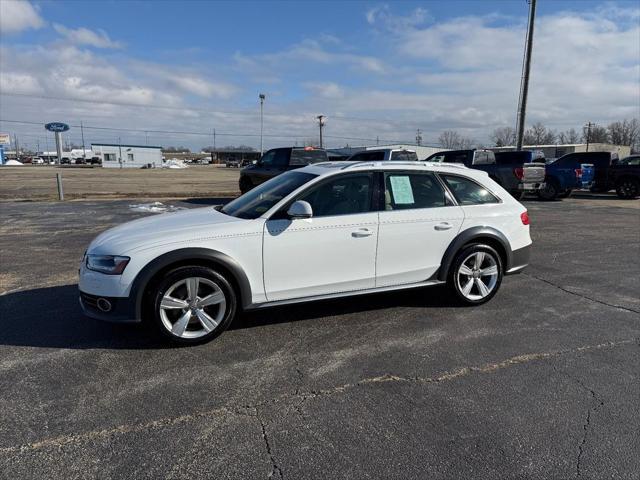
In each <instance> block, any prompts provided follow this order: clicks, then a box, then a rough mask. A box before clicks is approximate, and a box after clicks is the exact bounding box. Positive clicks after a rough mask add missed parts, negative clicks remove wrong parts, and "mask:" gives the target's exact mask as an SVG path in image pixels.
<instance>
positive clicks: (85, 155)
mask: <svg viewBox="0 0 640 480" xmlns="http://www.w3.org/2000/svg"><path fill="white" fill-rule="evenodd" d="M80 135H82V158H84V161H85V163H86V162H87V151H86V150H85V149H84V127H83V126H82V121H80Z"/></svg>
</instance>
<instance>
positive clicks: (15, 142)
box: [13, 133, 20, 161]
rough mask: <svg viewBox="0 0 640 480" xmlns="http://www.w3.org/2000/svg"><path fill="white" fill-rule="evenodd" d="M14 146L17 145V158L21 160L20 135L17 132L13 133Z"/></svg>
mask: <svg viewBox="0 0 640 480" xmlns="http://www.w3.org/2000/svg"><path fill="white" fill-rule="evenodd" d="M13 146H14V147H15V150H16V160H18V161H20V150H19V148H18V135H17V134H15V133H14V134H13Z"/></svg>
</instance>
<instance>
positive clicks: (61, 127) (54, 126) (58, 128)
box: [44, 122, 69, 132]
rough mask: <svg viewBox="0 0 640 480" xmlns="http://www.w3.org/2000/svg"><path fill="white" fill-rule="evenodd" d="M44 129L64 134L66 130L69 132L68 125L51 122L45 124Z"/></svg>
mask: <svg viewBox="0 0 640 480" xmlns="http://www.w3.org/2000/svg"><path fill="white" fill-rule="evenodd" d="M44 128H46V129H47V130H49V131H50V132H66V131H67V130H69V125H67V124H66V123H60V122H52V123H47V124H46V125H45V126H44Z"/></svg>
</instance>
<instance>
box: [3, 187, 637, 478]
mask: <svg viewBox="0 0 640 480" xmlns="http://www.w3.org/2000/svg"><path fill="white" fill-rule="evenodd" d="M194 202H195V203H191V202H185V203H183V205H184V206H187V207H194V206H198V204H201V203H202V202H203V201H202V200H198V201H197V202H196V201H194ZM639 202H640V201H634V202H624V201H616V200H606V201H602V200H599V199H598V198H593V199H589V198H580V199H567V200H563V201H561V202H552V203H540V202H535V201H529V202H526V205H527V207H528V208H529V212H530V216H531V219H532V225H533V226H532V237H533V238H534V242H535V244H534V245H535V246H534V250H533V254H532V262H531V266H530V267H529V269H527V270H526V272H525V274H523V275H517V276H512V277H508V278H506V279H505V281H504V283H503V285H502V288H501V291H500V292H499V293H498V295H497V296H496V297H495V298H494V299H493V300H492V301H491V302H490V303H488V304H486V305H484V306H481V307H476V308H461V307H456V306H454V305H452V304H451V303H450V302H449V301H448V300H447V299H446V295H445V294H444V291H443V290H442V289H440V288H435V289H430V290H421V291H407V292H400V293H398V292H396V293H390V294H382V295H373V296H367V297H359V298H351V299H342V300H334V301H327V302H316V303H312V304H299V305H294V306H290V307H281V308H274V309H270V310H265V311H262V312H256V313H251V314H245V315H243V316H242V317H241V318H240V319H239V321H238V322H237V323H236V324H235V325H234V326H233V327H232V329H231V330H229V331H228V332H226V333H225V334H224V335H222V336H221V337H219V338H218V339H217V340H215V341H214V342H213V343H209V344H207V345H202V346H198V347H193V348H166V347H164V346H163V345H162V344H161V343H159V341H158V339H157V338H156V337H154V336H153V335H151V333H150V332H149V331H148V330H147V329H146V328H145V327H143V326H123V325H110V324H102V323H99V322H95V321H93V320H89V319H85V318H83V317H82V315H81V313H80V311H79V307H78V305H77V292H76V286H75V284H74V282H75V280H74V278H75V277H74V276H75V271H76V269H77V262H78V261H79V258H80V257H81V255H82V252H83V251H84V248H85V247H86V245H87V244H88V242H89V241H90V239H91V238H92V237H93V236H94V235H95V234H96V233H97V232H98V231H100V230H101V229H103V228H107V227H109V226H111V225H113V224H117V223H120V222H122V221H125V220H127V219H131V218H135V217H138V216H140V215H141V214H139V213H132V212H130V211H129V210H128V208H127V206H128V204H129V203H131V202H128V201H103V202H89V201H82V202H80V201H79V202H68V203H55V202H37V203H13V204H9V203H4V204H3V208H2V210H1V211H0V219H1V220H2V222H1V225H2V227H1V230H0V264H1V265H2V270H1V272H0V280H2V285H0V291H2V292H5V293H4V294H3V295H2V296H0V313H1V318H0V321H1V322H2V327H3V328H2V329H1V330H0V402H1V404H2V409H1V410H0V478H7V479H16V478H42V477H45V478H52V477H63V476H64V477H65V478H187V477H188V478H216V479H218V478H220V479H223V478H252V479H253V478H257V479H259V478H275V479H281V478H282V479H287V478H288V479H306V478H309V479H315V478H322V479H324V478H402V479H409V478H430V479H438V478H442V479H449V478H451V479H457V478H540V479H546V478H578V477H579V478H594V479H595V478H603V477H607V478H622V479H626V478H629V479H637V478H638V473H637V472H638V471H640V460H639V459H640V401H639V399H640V379H639V372H640V313H638V312H640V298H639V296H638V293H637V290H638V288H637V285H638V284H640V282H639V280H640V278H639V275H640V274H639V272H640V211H639V210H638V208H637V205H638V203H639Z"/></svg>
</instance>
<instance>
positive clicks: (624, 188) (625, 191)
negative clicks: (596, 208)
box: [616, 178, 640, 200]
mask: <svg viewBox="0 0 640 480" xmlns="http://www.w3.org/2000/svg"><path fill="white" fill-rule="evenodd" d="M616 193H617V194H618V197H620V198H623V199H625V200H632V199H634V198H636V197H637V196H638V195H640V182H638V180H637V179H636V178H622V179H620V181H619V182H618V183H617V185H616Z"/></svg>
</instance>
